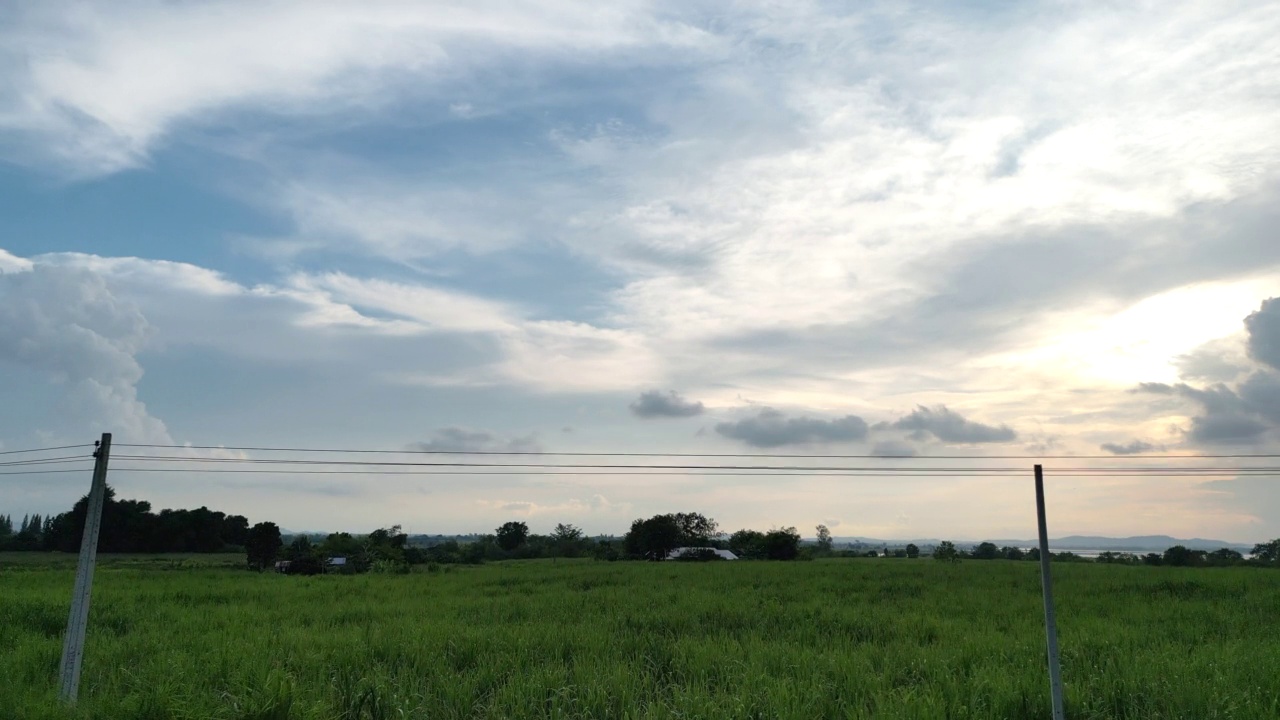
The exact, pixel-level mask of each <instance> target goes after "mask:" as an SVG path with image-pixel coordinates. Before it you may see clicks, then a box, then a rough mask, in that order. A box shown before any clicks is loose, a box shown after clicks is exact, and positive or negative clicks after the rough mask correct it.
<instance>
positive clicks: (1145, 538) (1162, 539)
mask: <svg viewBox="0 0 1280 720" xmlns="http://www.w3.org/2000/svg"><path fill="white" fill-rule="evenodd" d="M832 541H834V542H835V543H837V544H859V545H872V546H882V545H889V546H902V545H906V544H907V543H915V544H916V545H921V546H924V545H937V544H938V542H939V540H938V539H933V538H930V539H914V540H880V539H878V538H867V537H833V538H832ZM954 542H955V543H956V545H958V546H961V547H968V546H972V545H977V544H978V543H980V542H992V543H995V544H996V545H1000V546H1001V547H1003V546H1005V545H1011V546H1013V547H1034V546H1035V545H1037V544H1039V542H1038V541H1037V540H1010V539H1003V540H956V541H954ZM1049 545H1050V547H1052V548H1053V549H1054V550H1115V551H1128V552H1137V551H1144V552H1164V551H1165V550H1167V549H1169V548H1171V547H1173V546H1174V545H1183V546H1185V547H1188V548H1190V549H1192V550H1217V549H1219V548H1224V547H1225V548H1234V549H1237V550H1240V549H1244V550H1246V551H1247V550H1252V549H1253V545H1252V544H1246V543H1236V542H1228V541H1226V540H1212V539H1207V538H1175V537H1171V536H1169V535H1138V536H1135V537H1125V538H1115V537H1102V536H1096V535H1068V536H1066V537H1061V538H1050V539H1049Z"/></svg>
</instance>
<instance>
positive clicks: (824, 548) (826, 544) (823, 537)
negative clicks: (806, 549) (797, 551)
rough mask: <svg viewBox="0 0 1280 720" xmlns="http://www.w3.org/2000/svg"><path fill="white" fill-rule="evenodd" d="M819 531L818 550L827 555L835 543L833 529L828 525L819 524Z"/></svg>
mask: <svg viewBox="0 0 1280 720" xmlns="http://www.w3.org/2000/svg"><path fill="white" fill-rule="evenodd" d="M815 529H816V530H817V531H818V552H820V553H822V554H824V555H826V554H829V553H830V552H831V547H832V545H833V543H832V541H831V530H830V529H828V528H827V526H826V525H819V526H818V527H817V528H815Z"/></svg>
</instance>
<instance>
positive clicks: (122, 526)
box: [0, 486, 1280, 574]
mask: <svg viewBox="0 0 1280 720" xmlns="http://www.w3.org/2000/svg"><path fill="white" fill-rule="evenodd" d="M88 504H89V499H88V496H85V497H82V498H80V500H79V501H78V502H76V504H75V505H74V506H73V507H72V508H71V509H70V510H69V511H67V512H64V513H60V514H58V515H53V516H47V517H43V516H41V515H38V514H37V515H27V516H24V517H23V518H22V519H21V520H20V521H18V522H16V523H15V522H14V519H13V517H12V516H10V515H0V550H45V551H60V552H77V551H78V550H79V549H80V538H81V534H82V532H83V528H84V521H85V516H86V515H87V513H88ZM815 529H816V532H817V540H816V542H813V543H806V542H803V541H802V540H801V537H800V534H799V533H798V532H797V531H796V529H795V528H794V527H783V528H774V529H771V530H767V531H759V530H751V529H742V530H738V531H736V532H733V533H725V532H722V531H721V530H720V526H719V523H717V522H716V521H715V520H714V519H713V518H710V517H707V516H706V515H703V514H702V513H698V512H677V513H664V514H659V515H654V516H652V517H649V518H640V519H636V520H635V521H634V522H632V523H631V527H630V529H629V530H628V531H627V533H626V534H625V535H624V536H623V537H622V538H621V539H619V538H615V537H613V536H599V537H596V538H590V537H588V536H587V535H586V534H585V533H584V532H583V531H582V529H580V528H578V527H576V526H574V525H571V524H565V523H561V524H558V525H556V527H555V530H553V531H552V532H551V533H549V534H547V535H539V534H534V533H531V532H530V531H529V527H528V525H527V524H525V523H524V522H521V521H510V522H506V523H503V524H502V525H501V526H499V527H498V528H496V529H495V530H494V531H493V533H491V534H485V535H480V536H478V537H476V538H475V539H474V540H472V541H471V542H458V541H457V540H456V539H448V540H444V541H442V542H437V543H431V544H427V545H425V546H418V545H411V544H409V538H408V536H407V535H405V534H404V533H403V532H401V529H400V526H398V525H396V526H391V527H389V528H382V529H378V530H375V531H373V532H372V533H369V534H367V535H352V534H350V533H345V532H339V533H330V534H328V535H297V536H292V537H289V538H286V537H285V536H284V535H283V534H282V532H281V530H280V528H279V527H278V526H277V525H276V524H275V523H271V522H262V523H258V524H256V525H254V526H253V527H250V526H249V521H248V519H247V518H245V517H244V516H243V515H228V514H226V513H223V512H218V511H214V510H210V509H208V508H207V507H199V508H196V509H194V510H167V509H166V510H161V511H160V512H159V513H156V512H153V511H152V509H151V504H150V503H149V502H147V501H145V500H117V499H116V492H115V489H114V488H112V487H111V486H107V487H106V491H105V496H104V503H103V510H102V527H101V531H100V535H99V539H98V543H99V544H98V549H99V551H101V552H106V553H169V552H184V553H212V552H244V553H245V555H246V560H247V564H248V566H249V567H251V568H255V569H259V570H262V569H266V568H269V567H273V566H274V564H275V563H276V562H277V561H280V560H284V561H287V562H288V563H289V567H290V568H291V569H290V572H296V573H302V574H310V573H315V572H321V571H325V570H336V571H338V572H369V571H377V572H406V571H407V570H408V567H409V566H411V565H418V564H457V563H466V564H478V563H483V562H486V561H493V560H519V559H534V558H562V557H563V558H577V557H591V558H595V559H598V560H650V561H657V560H666V559H668V558H672V555H673V553H674V552H675V551H676V550H677V549H679V548H688V549H691V550H689V551H687V552H685V553H684V555H683V556H681V557H679V558H672V559H680V560H718V559H720V557H719V555H717V554H716V553H715V552H714V550H716V549H718V550H729V551H732V552H733V553H734V554H735V555H737V556H738V557H739V558H742V559H746V560H806V559H812V558H815V557H860V556H879V555H881V554H883V555H884V556H885V557H900V558H909V559H910V558H916V557H919V556H920V555H921V550H920V548H919V547H917V546H916V545H914V544H908V545H906V546H905V547H903V548H897V549H894V550H889V549H884V550H883V551H881V552H877V551H875V550H867V551H851V550H843V551H838V550H836V549H835V548H834V544H833V542H832V537H831V532H830V530H829V529H828V528H827V527H826V526H825V525H818V526H817V527H816V528H815ZM286 540H288V542H287V543H286ZM932 554H933V557H934V558H935V559H937V560H943V561H959V560H962V559H969V560H1015V561H1016V560H1029V561H1038V560H1039V559H1040V551H1039V549H1038V548H1031V549H1030V550H1022V549H1021V548H1016V547H1008V546H1006V547H997V546H996V545H995V544H994V543H990V542H983V543H979V544H978V545H975V546H973V547H972V548H969V549H960V548H957V547H956V545H955V543H953V542H950V541H945V540H944V541H942V542H940V543H939V544H938V546H937V547H935V548H933V553H932ZM332 558H343V562H342V564H341V565H334V564H333V563H331V562H330V561H331V560H332ZM1052 559H1053V560H1054V561H1058V562H1098V563H1106V564H1121V565H1165V566H1173V567H1221V566H1231V565H1265V566H1280V539H1277V540H1272V541H1270V542H1267V543H1259V544H1258V545H1256V546H1255V547H1254V548H1253V551H1252V553H1251V556H1250V557H1249V558H1245V557H1244V556H1243V555H1242V554H1241V553H1240V552H1238V551H1236V550H1232V549H1230V548H1222V549H1219V550H1214V551H1211V552H1210V551H1204V550H1191V549H1189V548H1186V547H1184V546H1181V545H1177V546H1174V547H1171V548H1169V549H1168V550H1166V551H1165V552H1163V553H1147V554H1144V555H1139V554H1134V553H1125V552H1104V553H1102V554H1100V555H1099V556H1098V557H1097V558H1095V559H1090V558H1086V557H1082V556H1080V555H1076V554H1074V553H1071V552H1061V553H1053V555H1052Z"/></svg>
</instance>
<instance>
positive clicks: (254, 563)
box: [244, 522, 284, 570]
mask: <svg viewBox="0 0 1280 720" xmlns="http://www.w3.org/2000/svg"><path fill="white" fill-rule="evenodd" d="M283 545H284V542H283V541H282V540H281V539H280V528H279V527H277V526H276V524H275V523H272V522H261V523H258V524H257V525H254V526H253V527H251V528H249V534H248V536H247V537H246V538H245V543H244V548H245V555H246V556H247V557H248V561H249V567H251V568H253V569H255V570H262V569H264V568H267V567H269V566H271V565H272V564H274V563H275V561H276V557H278V556H279V554H280V548H281V547H283Z"/></svg>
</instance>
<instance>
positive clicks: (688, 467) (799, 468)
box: [115, 455, 1280, 474]
mask: <svg viewBox="0 0 1280 720" xmlns="http://www.w3.org/2000/svg"><path fill="white" fill-rule="evenodd" d="M115 459H117V460H129V461H134V462H169V463H191V464H197V465H199V464H234V465H279V466H316V465H319V466H338V467H399V468H408V467H423V468H472V467H474V468H542V469H557V470H564V469H592V470H608V469H627V470H681V471H698V470H745V471H756V470H759V471H788V472H831V471H835V472H858V471H889V472H893V473H910V472H939V473H947V472H975V473H1002V472H1014V473H1023V472H1026V471H1027V468H1025V467H1018V466H999V467H971V466H927V465H923V466H911V467H903V466H897V467H884V466H845V465H731V464H716V465H710V464H703V465H694V464H634V463H542V462H513V463H501V462H476V461H461V460H460V461H452V462H441V461H431V462H421V461H415V462H409V461H373V460H312V459H284V458H207V457H206V458H180V457H164V456H153V455H119V456H116V458H115ZM917 460H920V458H917ZM1053 470H1055V471H1056V472H1059V473H1061V472H1088V473H1095V474H1097V473H1104V474H1105V473H1151V472H1171V471H1172V472H1177V471H1185V472H1240V471H1246V470H1249V471H1259V472H1280V466H1263V467H1184V468H1178V467H1132V466H1130V467H1107V466H1098V467H1074V466H1069V467H1058V468H1053Z"/></svg>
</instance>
